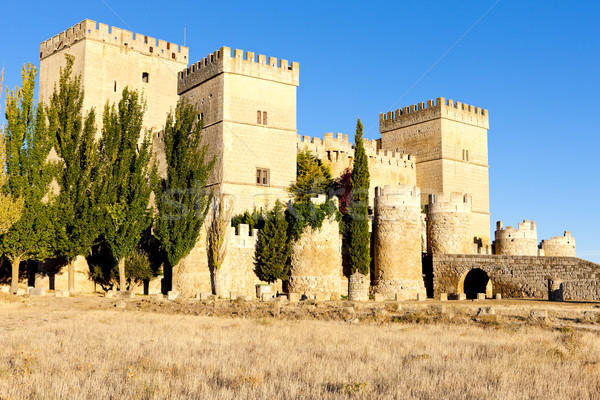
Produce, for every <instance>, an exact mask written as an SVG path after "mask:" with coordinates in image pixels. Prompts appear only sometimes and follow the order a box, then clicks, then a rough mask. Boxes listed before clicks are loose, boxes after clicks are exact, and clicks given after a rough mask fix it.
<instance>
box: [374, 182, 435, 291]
mask: <svg viewBox="0 0 600 400" xmlns="http://www.w3.org/2000/svg"><path fill="white" fill-rule="evenodd" d="M373 233H374V266H375V276H374V288H373V290H374V292H375V293H381V294H383V295H384V297H385V298H387V299H390V300H393V299H401V300H404V299H416V298H417V295H418V294H419V293H421V294H423V295H425V285H424V283H423V276H422V274H423V273H422V264H421V193H420V191H419V189H418V188H417V187H416V186H410V185H399V186H398V187H392V186H390V185H388V186H385V187H384V188H383V189H381V188H376V189H375V218H374V221H373Z"/></svg>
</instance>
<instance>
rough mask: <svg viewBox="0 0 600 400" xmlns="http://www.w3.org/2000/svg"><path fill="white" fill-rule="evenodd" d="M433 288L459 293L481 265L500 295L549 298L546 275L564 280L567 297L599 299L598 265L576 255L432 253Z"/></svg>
mask: <svg viewBox="0 0 600 400" xmlns="http://www.w3.org/2000/svg"><path fill="white" fill-rule="evenodd" d="M432 264H433V289H434V296H435V297H436V298H437V297H439V295H440V294H442V293H448V294H453V293H462V290H464V288H461V287H460V285H461V283H462V282H461V281H464V277H465V275H466V274H467V273H468V272H469V271H471V270H473V269H481V270H483V271H484V272H486V273H487V275H488V276H489V278H490V279H491V281H492V289H493V293H494V294H496V293H499V294H501V295H502V297H503V298H522V297H529V298H540V299H541V298H544V299H547V298H548V277H555V278H559V279H562V280H563V285H564V297H565V299H568V300H583V299H586V300H600V282H599V281H598V280H597V276H600V265H598V264H595V263H592V262H590V261H586V260H582V259H580V258H575V257H533V256H509V255H450V254H434V255H433V256H432Z"/></svg>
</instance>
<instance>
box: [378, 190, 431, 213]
mask: <svg viewBox="0 0 600 400" xmlns="http://www.w3.org/2000/svg"><path fill="white" fill-rule="evenodd" d="M399 206H410V207H416V208H417V209H419V210H420V209H421V190H420V189H419V188H418V187H417V186H412V185H398V186H392V185H385V186H384V187H383V188H381V187H376V188H375V208H376V209H377V208H379V207H399Z"/></svg>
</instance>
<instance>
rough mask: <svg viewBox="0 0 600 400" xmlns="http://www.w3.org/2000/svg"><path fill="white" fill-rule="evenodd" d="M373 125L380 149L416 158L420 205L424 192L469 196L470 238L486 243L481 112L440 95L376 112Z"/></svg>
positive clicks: (486, 197) (487, 225) (484, 132)
mask: <svg viewBox="0 0 600 400" xmlns="http://www.w3.org/2000/svg"><path fill="white" fill-rule="evenodd" d="M379 124H380V132H381V145H382V148H383V149H385V150H396V151H405V152H407V153H409V154H412V155H414V156H416V158H417V165H416V168H417V185H418V186H419V188H420V189H421V204H423V205H424V204H426V203H427V198H428V195H429V194H435V193H451V192H461V193H469V194H471V196H472V199H473V200H472V202H473V208H472V212H473V217H472V229H473V236H477V237H479V238H481V239H482V240H483V242H484V243H485V244H487V243H489V241H490V222H489V176H488V157H487V130H488V128H489V122H488V112H487V110H482V109H480V108H479V107H473V106H471V105H467V104H462V103H460V102H456V103H455V102H454V101H452V100H446V99H444V98H442V97H440V98H438V99H437V100H436V102H434V101H433V100H429V101H427V103H419V104H415V105H411V106H410V107H404V108H403V109H398V110H396V111H395V112H391V111H390V112H388V113H387V114H381V115H380V119H379Z"/></svg>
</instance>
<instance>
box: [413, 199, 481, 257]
mask: <svg viewBox="0 0 600 400" xmlns="http://www.w3.org/2000/svg"><path fill="white" fill-rule="evenodd" d="M471 204H472V203H471V196H470V195H468V194H466V195H463V194H462V193H449V194H446V195H444V194H440V195H430V199H429V204H428V205H427V206H426V207H425V208H426V212H427V251H428V252H429V253H431V254H471V253H473V249H474V236H473V234H472V227H471V224H472V221H471V215H472V214H471Z"/></svg>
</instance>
